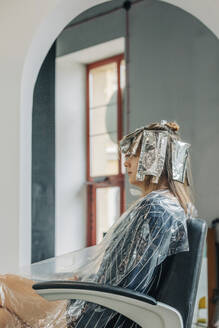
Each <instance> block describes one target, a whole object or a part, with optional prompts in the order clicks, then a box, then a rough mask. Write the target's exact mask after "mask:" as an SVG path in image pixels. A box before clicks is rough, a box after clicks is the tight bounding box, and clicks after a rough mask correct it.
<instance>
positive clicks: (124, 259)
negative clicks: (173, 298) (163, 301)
mask: <svg viewBox="0 0 219 328" xmlns="http://www.w3.org/2000/svg"><path fill="white" fill-rule="evenodd" d="M186 219H187V217H186V215H185V212H184V210H183V209H182V207H181V206H180V204H179V202H178V200H177V199H176V198H175V197H174V196H172V195H171V194H170V193H169V191H168V190H162V191H154V192H151V193H150V194H148V195H147V196H144V197H142V198H140V199H139V200H138V201H136V202H135V203H134V204H133V205H132V206H131V207H130V208H129V209H128V210H127V211H126V212H125V213H124V214H123V215H122V216H121V217H120V218H119V219H118V220H117V221H116V222H115V224H114V225H113V226H112V227H111V229H110V230H109V231H108V233H107V234H106V236H105V238H104V239H103V240H102V242H101V243H100V244H99V245H96V246H92V247H88V248H84V249H81V250H78V251H74V252H72V253H69V254H65V255H62V256H58V257H55V258H52V259H48V260H45V261H42V262H39V263H36V264H32V265H31V266H29V267H26V268H22V270H21V272H20V274H21V275H22V276H23V277H25V278H21V277H19V279H20V281H21V280H22V279H23V282H21V285H22V284H23V286H26V287H24V288H26V290H27V293H26V295H25V290H24V293H23V294H24V296H22V295H20V296H17V295H18V294H17V293H14V294H13V288H11V289H10V287H9V288H8V289H7V288H6V287H5V288H1V291H0V296H1V302H2V303H4V300H7V299H10V300H13V302H15V303H16V302H17V306H18V307H19V306H20V305H19V297H21V299H22V297H24V298H25V299H26V301H27V302H28V301H29V303H31V302H32V301H33V300H34V301H36V304H35V306H36V309H37V304H38V306H39V309H41V310H42V313H41V316H39V313H38V312H39V311H40V310H39V311H38V312H37V311H36V312H37V315H38V317H39V321H38V325H37V324H35V323H34V321H33V323H31V325H30V326H31V327H59V326H58V322H60V327H62V328H63V327H65V325H67V326H68V327H77V328H80V327H84V326H83V325H84V323H85V322H87V321H89V320H90V322H91V324H90V325H89V324H88V326H87V328H91V327H92V328H93V327H94V326H95V325H96V326H95V327H97V328H98V327H99V328H100V327H101V328H103V327H106V325H107V322H108V323H109V322H110V320H113V318H114V317H115V316H116V315H117V314H116V313H115V312H113V311H111V310H109V309H105V308H103V307H101V306H98V305H95V304H90V303H87V302H84V301H71V302H68V303H66V302H64V301H59V302H51V303H50V302H48V301H45V300H43V299H42V298H41V297H40V296H38V295H34V292H33V291H32V290H31V284H32V281H44V280H59V279H60V280H64V279H70V280H79V281H92V282H96V283H101V284H107V285H113V286H120V287H124V288H130V289H133V290H136V291H139V292H142V293H145V292H147V290H148V288H149V286H150V283H151V281H152V279H153V275H154V272H155V268H156V267H157V266H158V265H159V264H160V263H161V262H162V261H163V260H164V259H165V258H166V257H167V256H169V255H172V254H176V253H178V252H182V251H188V250H189V246H188V238H187V229H186ZM26 278H29V279H31V282H30V280H29V279H26ZM28 284H29V285H28ZM6 285H7V284H6ZM27 285H28V286H29V287H27ZM28 288H29V289H28ZM28 297H29V300H28ZM51 304H52V305H51ZM44 306H45V308H44ZM94 312H95V316H94V315H93V314H94ZM34 316H35V314H34V313H33V317H34ZM55 316H56V318H57V319H56V322H57V323H56V325H53V318H54V317H55ZM91 316H92V318H93V320H91ZM18 317H19V316H18ZM36 320H38V319H37V318H36ZM122 320H127V319H126V318H125V317H122V316H121V318H120V319H119V320H118V322H120V324H121V322H123V321H122ZM15 327H17V326H15ZM18 327H19V326H18ZM22 327H25V326H22ZM115 327H117V326H115ZM118 327H119V326H118Z"/></svg>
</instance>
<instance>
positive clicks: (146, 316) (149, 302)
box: [33, 281, 183, 328]
mask: <svg viewBox="0 0 219 328" xmlns="http://www.w3.org/2000/svg"><path fill="white" fill-rule="evenodd" d="M33 289H34V290H35V291H36V292H37V293H38V294H39V295H41V296H42V297H44V298H46V299H47V300H50V301H55V300H64V299H80V300H84V301H88V302H92V303H96V304H99V305H102V306H104V307H107V308H109V309H111V310H114V311H116V312H119V313H121V314H123V315H124V316H126V317H127V318H129V319H131V320H132V321H134V322H136V323H137V324H138V325H140V326H141V327H142V328H149V327H150V328H151V327H156V328H183V323H182V318H181V315H180V313H179V312H178V311H177V310H176V309H174V308H172V307H170V306H168V305H166V304H163V303H160V302H157V301H156V300H155V299H154V298H152V297H150V296H148V295H143V294H141V293H138V292H135V291H133V290H130V289H127V288H120V287H112V286H107V285H100V284H95V283H86V282H75V281H51V282H42V283H37V284H34V285H33Z"/></svg>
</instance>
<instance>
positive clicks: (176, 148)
mask: <svg viewBox="0 0 219 328" xmlns="http://www.w3.org/2000/svg"><path fill="white" fill-rule="evenodd" d="M190 146H191V145H190V144H188V143H186V142H182V141H179V140H176V139H175V140H173V141H172V178H173V180H176V181H179V182H182V183H184V181H185V175H186V166H187V158H188V154H189V148H190Z"/></svg>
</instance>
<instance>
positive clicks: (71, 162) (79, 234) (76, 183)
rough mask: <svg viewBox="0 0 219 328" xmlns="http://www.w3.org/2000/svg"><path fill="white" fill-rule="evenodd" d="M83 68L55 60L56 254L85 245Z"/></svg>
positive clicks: (84, 96)
mask: <svg viewBox="0 0 219 328" xmlns="http://www.w3.org/2000/svg"><path fill="white" fill-rule="evenodd" d="M85 118H86V68H85V65H83V64H80V63H75V62H74V61H72V60H71V56H70V57H69V56H64V57H59V58H57V59H56V255H60V254H64V253H67V252H70V251H73V250H75V249H79V248H82V247H85V246H86V185H85V182H86V133H85V131H86V119H85Z"/></svg>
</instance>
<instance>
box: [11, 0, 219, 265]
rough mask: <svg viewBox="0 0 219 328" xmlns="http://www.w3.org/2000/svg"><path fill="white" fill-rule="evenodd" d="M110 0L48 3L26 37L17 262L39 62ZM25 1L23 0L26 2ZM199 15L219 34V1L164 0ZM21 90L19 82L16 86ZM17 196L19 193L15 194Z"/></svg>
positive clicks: (26, 253)
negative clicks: (76, 21)
mask: <svg viewBox="0 0 219 328" xmlns="http://www.w3.org/2000/svg"><path fill="white" fill-rule="evenodd" d="M107 1H109V0H93V1H92V4H91V1H89V0H80V1H79V0H77V1H76V0H61V1H59V3H58V4H57V5H56V6H54V5H52V2H53V1H47V2H48V3H49V5H48V10H47V13H46V15H44V16H43V13H42V15H39V17H38V18H37V19H38V21H37V23H36V24H35V27H36V32H35V33H34V34H32V35H31V36H29V39H28V40H27V41H28V44H29V47H28V51H27V53H25V54H24V55H25V58H23V67H22V72H21V75H20V77H21V97H20V117H19V119H20V180H19V181H20V182H19V195H20V211H19V259H20V260H19V262H20V264H28V263H30V249H31V247H30V246H31V222H30V219H31V120H32V98H33V89H34V84H35V81H36V78H37V75H38V72H39V70H40V67H41V64H42V62H43V60H44V58H45V56H46V54H47V52H48V50H49V48H50V47H51V45H52V44H53V42H54V41H55V39H56V38H57V36H58V35H59V33H60V32H61V31H62V29H63V28H64V27H65V26H66V25H67V24H68V23H69V22H70V21H71V20H72V19H73V18H74V17H76V16H77V15H79V14H80V13H81V12H83V11H85V10H87V9H88V8H89V7H92V6H94V5H97V4H100V3H104V2H107ZM25 2H26V1H25V0H23V1H22V3H23V5H25ZM164 2H167V3H170V4H172V5H175V6H177V7H179V8H181V9H183V10H185V11H187V12H188V13H190V14H192V15H193V16H195V17H196V18H198V19H199V20H200V21H201V22H202V23H203V24H205V25H206V26H207V27H208V28H209V29H210V30H211V31H212V32H213V33H214V34H215V35H216V36H217V37H218V36H219V23H218V22H219V20H218V18H219V14H217V13H218V12H219V3H218V1H217V0H214V1H213V0H212V1H211V2H210V3H206V1H205V0H185V1H183V2H182V1H181V0H166V1H164ZM17 89H18V90H19V89H20V84H18V85H17ZM18 197H19V196H18Z"/></svg>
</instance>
